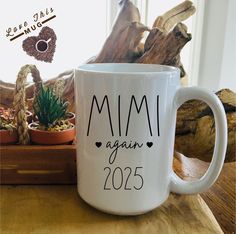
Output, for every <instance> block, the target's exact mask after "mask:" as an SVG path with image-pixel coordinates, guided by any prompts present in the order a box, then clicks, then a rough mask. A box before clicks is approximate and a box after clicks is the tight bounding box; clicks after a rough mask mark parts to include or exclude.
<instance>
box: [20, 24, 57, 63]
mask: <svg viewBox="0 0 236 234" xmlns="http://www.w3.org/2000/svg"><path fill="white" fill-rule="evenodd" d="M56 40H57V36H56V34H55V32H54V31H53V29H51V28H49V27H43V28H42V30H41V31H40V33H39V35H38V36H37V37H36V36H33V37H27V38H26V39H25V40H24V41H23V43H22V47H23V50H24V51H25V52H26V53H27V54H28V55H29V56H33V57H34V58H36V59H37V60H40V61H44V62H48V63H51V62H52V60H53V56H54V53H55V50H56Z"/></svg>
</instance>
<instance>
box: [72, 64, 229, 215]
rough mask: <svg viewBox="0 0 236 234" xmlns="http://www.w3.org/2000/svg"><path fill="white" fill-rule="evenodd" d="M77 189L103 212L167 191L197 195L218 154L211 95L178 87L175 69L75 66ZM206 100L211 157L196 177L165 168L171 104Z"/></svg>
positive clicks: (152, 204)
mask: <svg viewBox="0 0 236 234" xmlns="http://www.w3.org/2000/svg"><path fill="white" fill-rule="evenodd" d="M75 94H76V97H75V99H76V112H77V119H76V126H77V174H78V192H79V194H80V196H81V197H82V199H83V200H85V201H86V202H87V203H89V204H90V205H92V206H93V207H95V208H97V209H100V210H102V211H105V212H108V213H113V214H118V215H137V214H142V213H145V212H148V211H150V210H152V209H154V208H156V207H158V206H160V205H161V204H162V203H163V202H164V201H165V200H166V199H167V198H168V196H169V193H170V192H175V193H180V194H191V193H199V192H202V191H203V190H206V189H207V188H209V187H210V186H211V185H212V184H213V183H214V182H215V180H216V179H217V177H218V175H219V173H220V171H221V169H222V166H223V162H224V158H225V152H226V144H227V122H226V116H225V112H224V109H223V106H222V104H221V102H220V101H219V99H218V98H217V96H216V95H215V94H213V93H211V92H209V91H206V90H204V89H200V88H196V87H189V88H181V87H180V73H179V69H177V68H174V67H169V66H161V65H144V64H85V65H82V66H80V67H79V68H78V69H76V70H75ZM190 99H199V100H202V101H204V102H206V103H207V104H208V105H209V106H210V108H211V109H212V111H213V114H214V118H215V128H216V140H215V149H214V155H213V159H212V162H211V164H210V167H209V169H208V170H207V172H206V174H205V175H204V176H203V177H202V178H201V179H199V180H196V181H191V182H187V181H184V180H182V179H180V178H179V177H178V176H177V175H176V174H175V173H174V172H173V170H172V162H173V150H174V139H175V123H176V112H177V108H178V107H179V106H180V105H181V104H183V103H184V102H185V101H187V100H190Z"/></svg>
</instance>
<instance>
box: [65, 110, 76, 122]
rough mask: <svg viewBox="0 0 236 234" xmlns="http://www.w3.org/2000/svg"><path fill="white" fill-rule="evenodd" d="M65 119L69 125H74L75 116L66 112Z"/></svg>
mask: <svg viewBox="0 0 236 234" xmlns="http://www.w3.org/2000/svg"><path fill="white" fill-rule="evenodd" d="M66 119H67V120H68V121H70V122H71V123H73V124H75V114H74V113H73V112H68V113H67V118H66Z"/></svg>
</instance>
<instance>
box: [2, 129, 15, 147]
mask: <svg viewBox="0 0 236 234" xmlns="http://www.w3.org/2000/svg"><path fill="white" fill-rule="evenodd" d="M16 142H18V135H17V131H16V130H15V129H14V130H13V131H10V130H0V144H1V145H3V144H14V143H16Z"/></svg>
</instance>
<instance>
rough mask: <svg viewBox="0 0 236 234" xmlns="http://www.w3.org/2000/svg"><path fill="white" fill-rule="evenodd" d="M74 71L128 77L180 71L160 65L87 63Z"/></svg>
mask: <svg viewBox="0 0 236 234" xmlns="http://www.w3.org/2000/svg"><path fill="white" fill-rule="evenodd" d="M107 68H109V69H111V68H113V69H112V70H108V69H107ZM124 68H125V69H124ZM135 68H136V69H135ZM133 69H134V70H133ZM137 69H140V70H137ZM76 70H77V71H82V72H89V73H100V74H129V75H132V74H133V75H135V74H136V75H138V74H176V73H180V69H179V68H177V67H173V66H168V65H161V64H142V63H88V64H83V65H80V66H79V67H77V68H76Z"/></svg>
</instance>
